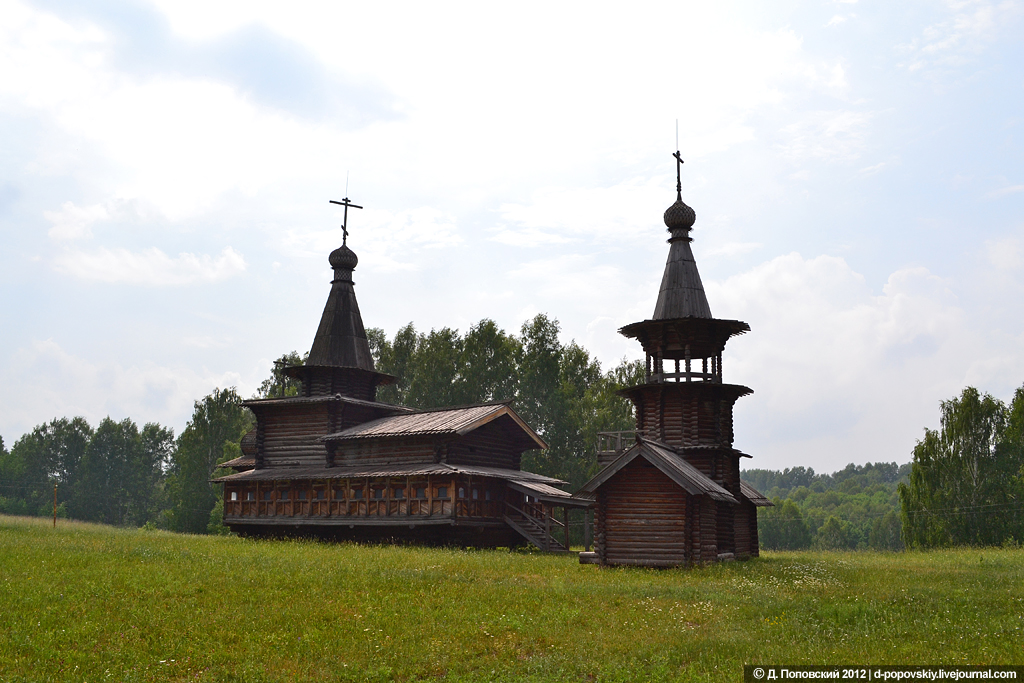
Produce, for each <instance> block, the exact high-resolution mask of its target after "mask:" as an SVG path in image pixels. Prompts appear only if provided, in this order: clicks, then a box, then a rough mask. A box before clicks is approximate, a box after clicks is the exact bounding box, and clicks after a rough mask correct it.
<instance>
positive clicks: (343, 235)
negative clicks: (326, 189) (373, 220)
mask: <svg viewBox="0 0 1024 683" xmlns="http://www.w3.org/2000/svg"><path fill="white" fill-rule="evenodd" d="M347 184H348V182H347V181H346V185H347ZM345 194H348V192H346V193H345ZM329 201H330V202H331V204H337V205H338V206H344V207H345V215H344V217H343V218H342V219H341V220H342V223H341V246H343V247H344V246H345V245H346V244H347V243H348V207H350V206H351V207H352V208H353V209H361V208H363V207H361V206H359V205H358V204H353V203H352V202H350V201H349V199H348V197H345V198H344V199H342V200H341V201H340V202H336V201H334V200H333V199H331V200H329Z"/></svg>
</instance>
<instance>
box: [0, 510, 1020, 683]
mask: <svg viewBox="0 0 1024 683" xmlns="http://www.w3.org/2000/svg"><path fill="white" fill-rule="evenodd" d="M50 524H51V523H50V522H48V521H46V520H40V519H29V518H18V517H0V680H2V681H50V680H53V681H108V680H109V681H176V680H180V681H186V680H188V681H195V680H201V681H296V680H299V681H305V680H318V681H319V680H323V681H392V680H398V681H413V680H423V679H427V680H434V679H443V680H451V681H477V680H487V681H490V680H501V681H522V680H537V681H635V680H653V681H659V680H684V681H685V680H702V681H703V680H715V681H717V680H721V681H736V680H740V679H741V678H742V665H743V664H744V663H778V664H782V663H785V664H828V663H852V664H864V663H873V664H897V663H911V664H913V663H920V664H936V663H944V664H991V663H995V664H1021V663H1024V551H1022V550H1018V549H985V550H977V549H967V550H948V551H934V552H908V553H898V554H896V553H889V554H887V553H875V552H848V553H843V552H828V553H822V552H785V553H782V552H779V553H765V555H764V556H763V557H761V558H760V559H757V560H752V561H749V562H733V563H727V564H722V565H717V566H713V567H707V568H701V569H695V570H646V569H601V568H599V567H596V566H590V565H586V566H581V565H580V564H578V563H577V561H576V558H575V556H571V557H567V556H555V555H543V554H540V553H532V552H518V551H516V552H508V551H501V550H499V551H478V550H457V549H437V548H410V547H391V546H358V545H349V544H327V543H316V542H305V541H254V540H246V539H240V538H233V537H215V536H188V535H177V534H171V533H167V532H160V531H144V530H127V529H120V528H112V527H105V526H99V525H91V524H84V523H76V522H68V521H65V520H60V521H58V525H57V528H56V529H52V528H51V527H50Z"/></svg>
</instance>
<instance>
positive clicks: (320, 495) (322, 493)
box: [316, 489, 327, 500]
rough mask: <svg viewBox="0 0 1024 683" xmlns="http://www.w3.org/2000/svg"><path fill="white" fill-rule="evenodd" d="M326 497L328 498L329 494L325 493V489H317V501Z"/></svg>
mask: <svg viewBox="0 0 1024 683" xmlns="http://www.w3.org/2000/svg"><path fill="white" fill-rule="evenodd" d="M326 497H327V492H326V491H324V490H323V489H317V490H316V499H317V500H323V499H324V498H326Z"/></svg>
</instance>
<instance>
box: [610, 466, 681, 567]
mask: <svg viewBox="0 0 1024 683" xmlns="http://www.w3.org/2000/svg"><path fill="white" fill-rule="evenodd" d="M688 497H689V496H688V494H687V493H686V492H685V491H684V490H683V489H681V488H680V487H679V486H678V485H677V484H676V483H675V482H673V481H672V480H671V479H669V478H668V477H666V476H665V475H664V474H662V472H661V471H660V470H658V469H657V468H656V467H654V466H653V465H651V464H650V463H648V462H647V461H646V460H644V459H643V458H636V459H635V460H634V461H633V462H631V463H629V464H628V465H626V467H624V468H622V470H620V471H619V472H617V473H616V474H615V476H613V477H612V478H611V479H609V480H608V481H607V482H605V483H604V484H603V485H602V486H601V488H600V489H599V490H598V497H597V512H596V519H595V531H596V533H595V546H596V550H597V553H598V557H599V559H600V560H601V562H602V564H635V565H647V566H671V565H680V564H686V562H687V560H688V552H687V551H688V546H689V544H688V543H687V538H686V531H687V515H686V511H687V498H688Z"/></svg>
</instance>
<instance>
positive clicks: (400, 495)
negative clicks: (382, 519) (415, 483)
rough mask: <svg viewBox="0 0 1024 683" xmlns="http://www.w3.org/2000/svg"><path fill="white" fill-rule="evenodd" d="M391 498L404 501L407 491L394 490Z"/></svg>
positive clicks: (401, 489)
mask: <svg viewBox="0 0 1024 683" xmlns="http://www.w3.org/2000/svg"><path fill="white" fill-rule="evenodd" d="M391 497H392V498H394V499H395V500H402V499H403V498H405V489H403V488H395V489H392V490H391Z"/></svg>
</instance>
